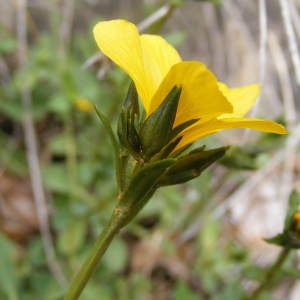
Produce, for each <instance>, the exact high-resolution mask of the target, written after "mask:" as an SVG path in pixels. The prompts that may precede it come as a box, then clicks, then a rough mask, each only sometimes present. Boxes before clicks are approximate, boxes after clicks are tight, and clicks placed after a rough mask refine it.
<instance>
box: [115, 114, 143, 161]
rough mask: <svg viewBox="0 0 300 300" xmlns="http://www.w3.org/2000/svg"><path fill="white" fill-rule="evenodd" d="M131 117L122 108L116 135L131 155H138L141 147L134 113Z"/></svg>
mask: <svg viewBox="0 0 300 300" xmlns="http://www.w3.org/2000/svg"><path fill="white" fill-rule="evenodd" d="M133 118H134V119H132V118H131V117H130V113H129V112H128V111H127V110H126V109H124V108H123V109H122V111H121V114H120V118H119V122H118V129H117V133H118V137H119V140H120V143H121V144H122V145H123V146H124V147H125V148H127V149H128V150H129V152H130V153H132V154H133V156H136V155H138V153H139V152H140V149H141V141H140V138H139V135H138V132H137V129H136V122H137V121H136V118H137V116H136V115H133Z"/></svg>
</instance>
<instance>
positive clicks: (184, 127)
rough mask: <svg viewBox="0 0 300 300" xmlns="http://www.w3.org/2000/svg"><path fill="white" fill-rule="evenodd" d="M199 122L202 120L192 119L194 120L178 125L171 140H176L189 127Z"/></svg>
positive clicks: (173, 130)
mask: <svg viewBox="0 0 300 300" xmlns="http://www.w3.org/2000/svg"><path fill="white" fill-rule="evenodd" d="M199 120H200V119H192V120H188V121H186V122H184V123H181V124H179V125H177V126H176V127H175V128H174V129H172V135H171V139H173V138H175V137H176V136H177V135H178V134H179V133H180V132H181V131H183V130H184V129H186V128H187V127H189V126H191V125H193V124H194V123H196V122H197V121H199Z"/></svg>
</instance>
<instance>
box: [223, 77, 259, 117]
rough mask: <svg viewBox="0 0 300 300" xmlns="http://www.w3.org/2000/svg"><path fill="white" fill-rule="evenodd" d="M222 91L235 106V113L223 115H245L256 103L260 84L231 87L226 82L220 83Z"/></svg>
mask: <svg viewBox="0 0 300 300" xmlns="http://www.w3.org/2000/svg"><path fill="white" fill-rule="evenodd" d="M218 86H219V89H220V91H221V92H222V93H223V95H224V96H225V97H226V99H227V100H228V101H229V102H230V103H231V104H232V106H233V113H232V114H226V115H224V116H222V117H224V118H227V117H228V118H230V117H237V118H238V117H243V116H244V115H246V114H247V112H248V111H249V110H250V109H251V108H252V106H253V105H254V103H255V101H256V99H257V97H258V95H259V91H260V89H259V85H258V84H251V85H247V86H244V87H240V88H233V89H231V88H229V87H228V86H227V85H226V84H224V83H222V82H219V83H218Z"/></svg>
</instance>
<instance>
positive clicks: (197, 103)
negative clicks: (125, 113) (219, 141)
mask: <svg viewBox="0 0 300 300" xmlns="http://www.w3.org/2000/svg"><path fill="white" fill-rule="evenodd" d="M175 85H177V86H181V87H182V93H181V97H180V100H179V105H178V110H177V115H176V120H175V123H174V126H176V125H178V124H181V123H183V122H185V121H188V120H190V119H196V118H206V117H207V116H210V117H213V116H218V115H220V114H223V113H231V112H232V106H231V104H230V103H229V102H228V101H227V100H226V98H225V97H224V96H223V95H222V93H221V92H220V91H219V88H218V85H217V79H216V77H215V76H214V75H213V73H212V72H211V71H209V70H208V69H207V67H206V66H205V65H204V64H203V63H200V62H196V61H184V62H180V63H178V64H176V65H174V66H173V67H172V68H171V70H170V71H169V73H168V74H167V76H166V77H165V79H164V80H163V82H162V84H161V85H160V87H159V89H158V91H157V92H156V94H155V95H154V98H153V100H152V101H151V106H150V113H151V112H153V111H154V110H155V109H156V108H157V107H158V106H159V105H160V104H161V102H162V101H163V100H164V99H165V97H166V96H167V94H168V93H169V92H170V90H171V89H172V88H173V87H174V86H175Z"/></svg>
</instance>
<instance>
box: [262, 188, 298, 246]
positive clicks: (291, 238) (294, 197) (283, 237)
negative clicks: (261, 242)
mask: <svg viewBox="0 0 300 300" xmlns="http://www.w3.org/2000/svg"><path fill="white" fill-rule="evenodd" d="M299 205H300V196H299V194H298V193H297V192H296V191H293V192H292V193H291V195H290V197H289V208H288V211H287V214H286V217H285V221H284V230H283V232H282V233H280V234H278V235H276V236H274V237H272V238H269V239H265V241H266V242H267V243H270V244H275V245H278V246H282V247H284V248H289V249H300V231H299V230H297V224H296V221H295V220H294V215H295V213H296V212H298V210H299Z"/></svg>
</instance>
